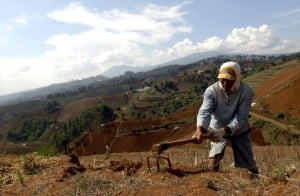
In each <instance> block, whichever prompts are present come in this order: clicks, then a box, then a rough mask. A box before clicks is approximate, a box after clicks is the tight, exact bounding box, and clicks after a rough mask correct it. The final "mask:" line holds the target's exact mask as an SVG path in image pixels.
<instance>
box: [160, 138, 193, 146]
mask: <svg viewBox="0 0 300 196" xmlns="http://www.w3.org/2000/svg"><path fill="white" fill-rule="evenodd" d="M165 143H167V144H168V145H169V147H171V146H180V145H184V144H189V143H198V140H197V139H196V138H190V139H183V140H176V141H170V142H165Z"/></svg>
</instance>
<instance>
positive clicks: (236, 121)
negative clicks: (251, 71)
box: [227, 86, 254, 133]
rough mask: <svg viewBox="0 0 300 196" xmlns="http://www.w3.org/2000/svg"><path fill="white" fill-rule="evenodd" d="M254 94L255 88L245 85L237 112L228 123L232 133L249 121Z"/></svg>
mask: <svg viewBox="0 0 300 196" xmlns="http://www.w3.org/2000/svg"><path fill="white" fill-rule="evenodd" d="M253 95H254V93H253V90H252V89H251V88H250V87H248V86H244V91H243V92H242V95H241V96H242V97H241V101H240V103H239V104H238V106H237V107H238V108H237V109H236V113H235V115H234V117H233V119H232V120H231V121H230V122H229V123H228V125H227V127H228V128H229V129H230V131H231V132H232V133H234V132H235V131H236V130H237V129H239V128H240V127H241V126H242V125H243V124H244V123H246V122H247V121H248V116H249V112H250V109H251V103H252V100H253Z"/></svg>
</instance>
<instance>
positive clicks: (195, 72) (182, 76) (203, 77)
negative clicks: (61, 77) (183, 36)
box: [0, 57, 300, 196]
mask: <svg viewBox="0 0 300 196" xmlns="http://www.w3.org/2000/svg"><path fill="white" fill-rule="evenodd" d="M226 58H227V57H226ZM219 61H220V59H219V58H217V59H206V60H205V61H201V62H198V63H195V64H192V65H187V66H180V67H176V68H175V67H168V68H166V70H163V69H159V71H160V72H161V75H159V76H156V77H154V75H155V74H157V72H152V74H153V75H152V76H153V77H151V78H147V79H146V80H143V79H137V78H139V77H141V75H139V74H138V75H135V74H132V73H129V74H127V75H125V76H121V77H119V78H117V79H114V80H112V81H113V83H112V84H110V86H109V85H108V86H102V87H103V88H101V89H98V88H96V87H95V89H93V88H90V90H87V89H88V88H87V89H85V90H84V91H78V93H79V94H72V96H71V97H68V96H67V97H66V95H69V94H64V95H63V96H62V95H61V94H60V95H59V94H56V95H53V96H52V97H53V98H55V101H57V102H59V103H60V104H59V107H57V110H55V111H54V112H52V110H51V111H50V112H49V110H47V108H48V107H47V104H48V106H49V103H53V102H49V101H51V100H48V99H45V100H34V101H30V102H25V103H19V104H18V105H15V106H12V105H10V106H5V107H1V108H0V114H1V115H0V122H1V123H0V133H2V134H3V135H5V131H7V130H14V131H16V130H18V126H19V125H20V124H21V122H24V121H23V120H24V119H29V120H30V119H32V118H33V117H34V119H39V118H40V117H44V116H46V117H47V119H51V121H50V123H51V124H50V125H49V126H48V127H46V128H47V129H46V130H45V132H43V134H42V135H41V137H40V138H39V139H38V140H37V141H35V142H36V143H35V142H28V143H27V141H25V142H23V143H17V144H15V143H11V142H3V143H0V147H1V153H2V154H1V155H0V195H12V194H19V195H48V194H49V193H51V194H54V195H66V194H68V195H272V196H273V195H298V194H300V192H299V182H300V148H299V144H300V134H299V133H298V132H297V130H298V129H299V127H298V126H299V124H298V123H299V121H297V115H299V108H300V107H299V105H298V102H297V100H299V97H298V95H299V93H297V92H299V91H297V90H298V88H299V83H298V81H299V67H300V66H299V60H297V59H294V60H285V61H280V60H278V62H277V61H276V62H277V63H274V62H273V61H272V62H273V64H272V63H267V64H264V63H263V62H260V63H261V64H256V63H257V62H256V61H250V63H249V62H248V63H247V64H245V65H244V66H243V72H244V74H245V75H247V77H246V78H244V81H245V82H246V83H248V84H250V85H252V86H253V88H254V90H255V92H256V96H255V101H256V102H257V105H256V106H255V107H253V108H252V111H251V114H252V115H251V118H250V121H251V124H252V127H253V131H252V135H251V139H252V141H253V144H254V154H255V159H256V161H257V165H258V168H259V170H260V174H261V175H260V178H259V179H255V180H251V179H250V178H249V175H248V173H247V172H246V171H244V170H240V169H234V168H232V167H231V164H232V162H233V157H232V151H231V148H230V147H228V149H227V150H226V155H225V158H224V160H223V161H222V163H221V164H222V165H221V172H219V173H212V172H209V171H207V161H208V160H207V154H208V150H209V145H208V143H207V142H203V143H202V144H200V145H196V144H187V145H184V146H181V147H174V148H170V149H168V150H167V151H165V152H164V153H163V155H166V156H167V157H169V158H170V161H171V163H172V166H173V168H172V169H168V165H167V163H166V162H164V161H163V160H162V161H161V162H160V165H161V168H162V170H161V171H160V172H156V167H155V160H153V159H151V162H150V164H151V165H150V166H151V171H148V167H147V157H148V156H149V155H151V152H150V148H151V146H152V145H153V144H155V143H160V142H164V141H173V140H179V139H183V138H190V137H191V135H192V133H193V132H194V129H195V117H196V114H197V112H198V109H199V106H200V104H201V93H203V90H204V89H205V88H206V87H207V86H208V85H209V84H211V83H213V82H215V81H216V79H215V76H216V71H217V69H216V67H217V65H218V62H219ZM204 62H205V63H208V64H209V65H211V66H202V63H204ZM243 62H244V63H245V62H246V59H244V60H243ZM170 70H173V71H170ZM247 70H248V71H247ZM168 72H169V73H168ZM154 73H155V74H154ZM167 76H168V77H167ZM121 81H127V82H128V83H125V84H123V83H122V84H121ZM141 81H142V82H141ZM278 81H280V82H278ZM114 87H116V88H114ZM145 87H146V88H145ZM105 88H107V89H109V88H111V89H113V92H117V90H120V91H118V93H112V94H111V95H106V94H103V95H97V93H96V92H98V90H99V91H101V92H104V91H106V90H103V89H105ZM116 89H117V90H116ZM124 89H125V90H124ZM86 90H87V91H86ZM85 92H86V94H85ZM287 93H289V94H287ZM91 94H93V95H97V96H88V95H91ZM285 95H288V96H285ZM61 96H62V97H61ZM99 103H101V104H102V103H105V104H108V105H109V106H112V107H113V108H114V110H115V112H116V114H117V117H116V119H115V120H113V121H110V122H105V123H102V122H98V121H97V122H94V121H91V123H92V124H91V126H90V128H89V129H85V130H82V132H81V133H80V135H79V137H76V138H71V139H70V142H69V141H68V140H64V142H66V141H68V144H67V149H66V151H67V154H69V155H70V154H76V155H77V156H79V160H80V163H81V165H80V164H79V163H78V162H76V160H75V162H74V160H73V162H72V163H71V162H70V157H69V156H67V155H62V154H57V155H56V156H47V155H49V152H50V151H51V149H52V148H50V149H49V147H48V148H47V146H46V148H41V147H40V146H39V143H40V142H42V143H43V144H47V141H49V140H50V138H52V137H53V135H54V136H55V134H56V133H64V130H65V129H64V127H70V126H71V125H72V124H74V123H75V122H79V121H81V120H82V119H80V116H81V115H82V113H83V112H86V110H87V108H90V107H94V106H95V105H96V104H99ZM50 105H51V104H50ZM284 106H286V107H284ZM291 106H292V107H291ZM293 106H294V107H293ZM276 107H278V108H276ZM280 107H282V109H281V108H280ZM96 109H97V108H96ZM99 109H101V108H98V109H97V110H99ZM89 112H91V110H90V111H89ZM278 113H282V114H281V115H278ZM90 114H93V113H90ZM288 115H289V116H288ZM287 117H288V118H287ZM292 117H293V118H292ZM295 119H296V120H295ZM298 119H299V118H298ZM30 122H31V121H30ZM33 122H38V121H33ZM291 123H294V124H291ZM282 125H286V126H282ZM291 125H292V126H293V128H292V129H290V128H289V127H291ZM27 126H28V125H27ZM78 130H79V129H76V131H78ZM293 130H296V132H292V131H293ZM34 133H35V132H34ZM32 144H37V145H38V146H32ZM277 145H278V146H277ZM286 145H289V146H286ZM34 150H37V152H35V153H29V152H32V151H34ZM51 152H52V151H51ZM5 153H7V154H5ZM23 153H29V154H24V155H22V156H20V155H18V156H17V155H10V154H23ZM45 155H46V156H45Z"/></svg>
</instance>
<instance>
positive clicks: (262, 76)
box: [0, 55, 300, 154]
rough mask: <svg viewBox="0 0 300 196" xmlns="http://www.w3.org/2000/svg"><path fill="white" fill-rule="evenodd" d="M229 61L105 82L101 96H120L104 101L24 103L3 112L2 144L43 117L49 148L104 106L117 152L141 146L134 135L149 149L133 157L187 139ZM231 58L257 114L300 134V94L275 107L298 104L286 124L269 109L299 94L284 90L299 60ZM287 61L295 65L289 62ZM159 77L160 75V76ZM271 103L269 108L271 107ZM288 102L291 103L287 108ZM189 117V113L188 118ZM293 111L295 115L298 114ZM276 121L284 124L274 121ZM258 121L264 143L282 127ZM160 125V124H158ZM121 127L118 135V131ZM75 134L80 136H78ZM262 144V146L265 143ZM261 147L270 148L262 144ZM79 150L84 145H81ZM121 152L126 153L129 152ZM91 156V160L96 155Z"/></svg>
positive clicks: (71, 98) (68, 97) (84, 97)
mask: <svg viewBox="0 0 300 196" xmlns="http://www.w3.org/2000/svg"><path fill="white" fill-rule="evenodd" d="M227 58H229V57H228V56H221V57H217V58H208V59H204V60H201V61H199V62H197V63H194V64H189V65H186V66H167V67H163V68H159V69H157V70H152V71H150V72H149V73H143V74H141V73H137V74H133V73H127V74H125V75H124V76H120V77H118V78H115V79H112V80H106V83H105V84H102V85H103V86H101V88H99V89H101V91H103V92H104V91H106V90H103V89H106V88H107V90H109V89H113V92H117V91H118V92H119V93H112V94H110V95H105V94H104V95H101V96H89V95H91V94H93V95H96V94H97V93H96V92H97V91H98V88H97V86H94V87H89V88H86V89H85V90H84V91H81V90H79V91H78V94H68V93H67V94H56V95H51V96H50V97H52V98H53V99H41V100H34V101H30V102H24V103H23V102H22V103H19V104H16V105H10V106H5V107H1V108H0V113H1V115H0V122H1V123H0V134H2V138H5V137H6V136H5V135H6V134H7V132H13V133H14V134H17V133H18V129H19V128H18V127H19V126H20V124H21V123H22V122H23V121H24V120H26V119H29V120H31V119H32V118H34V119H37V120H38V119H39V118H40V117H43V116H45V117H46V118H48V119H52V121H51V122H50V123H54V124H51V125H47V126H49V127H48V128H47V130H45V131H44V130H41V131H42V132H43V131H44V134H43V135H42V136H40V138H39V142H42V143H46V144H47V143H48V144H49V141H50V140H51V138H53V137H61V136H55V134H56V135H57V134H58V133H61V134H60V135H63V133H64V132H63V127H66V126H69V125H71V124H74V123H75V121H78V120H79V121H82V120H80V119H78V118H79V117H80V115H81V113H82V112H84V111H85V110H86V109H87V108H89V107H93V106H94V105H95V104H97V103H105V104H108V105H109V106H111V107H113V108H114V109H115V112H116V114H117V119H116V120H115V122H113V123H114V126H115V128H114V129H113V130H112V131H110V132H111V133H112V136H109V137H111V138H114V137H117V138H116V139H115V140H114V142H116V144H117V146H118V145H120V146H129V143H137V144H138V143H141V142H136V141H135V140H136V139H137V138H136V137H135V136H136V135H138V136H139V137H141V138H144V139H143V140H147V141H149V143H148V144H145V147H143V148H141V147H139V148H140V149H135V148H134V147H132V148H130V149H131V150H129V151H144V150H147V149H148V148H149V146H151V144H153V142H155V141H157V142H159V141H162V140H163V139H164V138H169V139H180V138H182V137H189V136H190V135H191V132H192V131H193V129H194V124H195V116H196V113H197V111H198V109H199V106H200V103H201V94H202V93H203V91H204V90H205V88H206V87H207V86H208V85H209V84H212V83H213V82H215V81H216V78H215V77H216V74H217V68H216V67H217V66H218V63H219V61H220V60H222V59H223V60H225V59H227ZM231 58H234V59H240V60H241V65H242V70H243V74H244V75H245V76H247V77H246V78H244V81H245V82H246V83H249V84H250V85H252V86H253V87H254V88H255V91H256V101H257V100H258V102H259V101H260V102H259V104H261V103H263V104H264V105H263V106H264V107H265V108H260V107H256V108H253V112H257V113H260V114H262V115H266V116H268V117H269V118H274V117H275V120H278V121H281V123H286V124H287V125H291V126H294V127H295V128H298V129H299V121H297V116H293V115H297V111H299V106H298V105H297V104H298V103H297V102H295V103H293V102H292V101H293V100H294V101H295V100H297V99H298V95H299V94H297V93H294V94H291V95H290V96H289V97H288V98H287V99H280V98H279V99H277V101H276V104H273V105H274V107H275V106H280V105H281V106H284V105H285V104H286V103H287V102H288V103H290V102H291V104H294V105H295V106H296V107H292V108H291V107H285V108H289V111H288V110H286V111H285V110H281V111H279V112H281V113H282V114H280V115H283V116H284V117H283V118H282V117H281V116H280V115H278V114H277V113H278V112H277V111H276V110H273V109H272V108H271V106H272V103H273V102H275V101H273V102H272V99H276V97H277V96H279V95H280V94H284V91H286V90H289V91H292V92H298V91H297V89H293V88H297V87H299V85H297V84H295V85H289V88H283V87H284V86H287V84H289V82H291V81H297V77H298V75H299V74H298V72H297V71H299V60H297V57H293V56H291V57H286V56H284V58H283V59H281V58H280V57H278V58H274V57H268V58H266V57H260V56H246V57H243V56H239V55H237V56H234V57H231ZM289 58H290V59H292V60H288V59H289ZM158 73H160V75H159V74H158ZM285 75H289V78H286V77H285ZM146 76H152V77H150V78H149V77H147V78H146V79H145V80H144V79H143V78H144V77H146ZM281 78H283V79H281ZM109 81H111V82H112V83H108V82H109ZM122 81H123V82H125V83H122ZM273 81H283V83H282V84H281V83H278V82H277V83H275V82H273ZM293 83H294V82H293ZM272 84H273V85H272ZM275 84H276V85H277V86H276V85H275ZM106 85H107V86H106ZM126 86H127V87H126ZM125 87H126V88H125ZM93 89H94V90H93ZM116 89H117V90H116ZM122 89H123V90H122ZM266 89H268V90H266ZM275 90H276V93H275ZM266 91H269V92H270V93H262V92H266ZM85 92H86V94H85ZM74 93H75V92H74ZM60 96H61V97H60ZM289 99H291V100H289ZM53 100H54V101H55V102H58V103H60V105H59V110H58V111H55V112H54V113H53V112H51V113H49V111H47V109H46V108H47V107H48V106H49V103H52V102H53ZM166 100H168V101H166ZM269 100H270V103H268V102H267V101H269ZM284 100H287V102H283V101H284ZM50 101H51V102H50ZM47 104H48V106H47ZM259 104H258V105H259ZM21 108H22V109H21ZM270 108H271V109H270ZM266 109H267V113H266ZM186 111H189V112H188V113H185V112H186ZM290 111H296V113H293V112H290ZM286 112H287V113H286ZM288 112H289V113H288ZM287 114H288V115H291V117H292V118H293V119H292V118H291V117H288V116H287ZM276 115H277V116H279V117H281V118H280V119H278V118H277V119H276ZM291 119H292V120H291ZM295 119H296V120H295ZM259 120H261V119H257V120H256V119H255V118H254V122H253V126H254V127H253V128H254V129H255V130H257V133H258V134H255V135H258V137H262V131H263V130H264V131H265V132H266V131H267V133H263V135H264V136H266V135H268V134H269V133H271V132H273V129H277V128H278V126H275V127H274V128H271V129H270V128H266V126H264V127H262V126H260V127H255V126H257V123H260V122H259ZM154 122H155V123H154ZM157 122H160V123H159V124H157ZM269 122H270V121H269ZM147 123H148V126H145V124H147ZM152 123H153V124H155V126H153V125H152ZM260 124H261V123H260ZM271 124H272V123H271ZM272 126H274V125H272ZM117 127H118V130H116V129H117ZM100 129H103V131H105V129H106V127H104V128H102V127H100V125H99V124H98V125H97V124H96V125H92V126H91V128H89V129H80V130H79V132H81V133H82V134H81V135H80V134H79V135H80V137H79V138H81V139H84V138H85V137H86V136H85V137H83V135H85V133H86V132H87V133H89V134H90V136H89V137H90V138H99V137H98V136H97V135H94V132H96V131H95V130H100ZM267 129H268V130H267ZM284 130H285V129H282V128H281V127H279V130H277V131H280V132H282V135H284V134H285V133H284V132H283V131H284ZM277 131H276V132H277ZM76 132H78V131H77V130H76ZM98 132H99V131H98ZM155 132H158V133H155ZM119 133H121V137H119V135H120V134H119ZM178 133H180V134H179V135H178V137H175V136H174V137H173V135H176V134H178ZM283 133H284V134H283ZM286 133H287V134H288V135H287V136H283V137H288V139H284V138H283V141H284V140H288V142H285V141H284V142H283V143H284V144H285V143H286V144H291V143H293V144H295V143H298V142H300V140H299V141H298V137H299V136H298V135H293V134H291V133H288V132H286ZM33 134H37V133H33ZM101 134H103V133H101ZM148 134H149V135H148ZM153 134H154V135H153ZM155 134H158V135H155ZM161 134H162V135H161ZM104 135H105V134H104ZM147 135H148V136H149V137H148V136H147ZM77 136H78V134H77ZM123 136H124V137H123ZM125 136H126V137H125ZM130 137H132V138H130ZM153 137H154V138H156V139H155V140H149V138H153ZM290 138H295V139H292V140H295V141H293V142H291V141H290ZM72 139H74V137H73V138H71V140H72ZM275 139H276V138H272V139H268V143H271V144H272V143H273V141H274V140H275ZM71 140H70V139H68V140H66V141H65V140H64V139H62V140H61V141H62V142H64V143H67V142H70V141H71ZM96 140H97V139H96ZM123 140H124V142H125V144H121V143H123ZM138 140H139V139H138ZM259 140H260V141H263V140H261V139H259ZM22 142H27V141H22ZM259 143H266V142H265V141H263V142H259ZM107 144H109V145H111V148H112V149H114V148H113V147H114V146H113V145H112V141H106V142H104V143H102V144H100V146H99V147H98V148H99V149H102V150H96V152H103V149H105V146H106V145H107ZM6 145H8V144H6ZM78 145H80V143H79V144H78ZM87 145H92V146H93V145H94V144H90V142H86V145H85V146H87ZM86 148H88V147H86ZM128 148H129V147H128ZM122 149H123V150H124V151H126V148H125V147H124V148H122ZM114 150H115V152H119V151H118V149H114ZM127 150H128V149H127ZM4 152H7V151H4ZM87 153H88V154H89V153H92V152H87Z"/></svg>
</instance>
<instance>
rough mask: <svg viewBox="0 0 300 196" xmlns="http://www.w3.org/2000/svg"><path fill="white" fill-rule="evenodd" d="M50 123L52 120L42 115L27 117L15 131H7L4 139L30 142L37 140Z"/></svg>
mask: <svg viewBox="0 0 300 196" xmlns="http://www.w3.org/2000/svg"><path fill="white" fill-rule="evenodd" d="M51 124H53V121H52V120H49V119H48V118H44V117H42V118H36V117H35V118H30V119H27V120H24V121H23V122H22V124H21V126H20V128H18V130H17V131H16V132H15V133H13V132H8V134H7V137H6V139H7V140H8V141H13V142H26V141H29V142H32V141H35V140H38V139H39V138H40V136H41V135H42V134H43V133H44V132H45V131H46V130H47V128H48V127H49V126H50V125H51Z"/></svg>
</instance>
